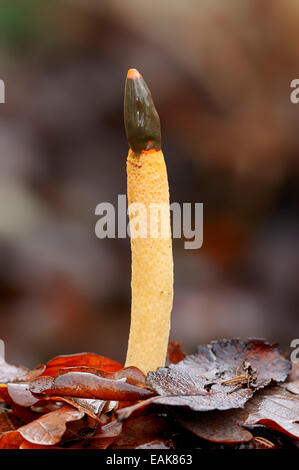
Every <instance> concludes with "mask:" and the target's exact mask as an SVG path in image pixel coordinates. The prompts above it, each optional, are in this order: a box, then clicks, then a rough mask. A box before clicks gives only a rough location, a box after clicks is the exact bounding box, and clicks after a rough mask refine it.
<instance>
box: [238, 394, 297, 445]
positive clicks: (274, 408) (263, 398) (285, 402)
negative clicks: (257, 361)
mask: <svg viewBox="0 0 299 470" xmlns="http://www.w3.org/2000/svg"><path fill="white" fill-rule="evenodd" d="M245 409H246V411H247V412H248V413H249V416H248V418H247V420H246V423H245V424H246V425H254V424H263V425H265V426H268V427H270V428H272V429H276V430H277V431H280V432H283V433H285V434H288V435H289V436H291V437H294V438H296V439H299V396H298V395H294V394H292V393H290V392H288V391H287V390H286V389H285V388H283V387H273V388H270V389H265V390H262V391H260V392H258V393H257V394H256V395H255V396H254V397H253V398H252V399H251V400H250V401H249V402H248V403H247V404H246V407H245Z"/></svg>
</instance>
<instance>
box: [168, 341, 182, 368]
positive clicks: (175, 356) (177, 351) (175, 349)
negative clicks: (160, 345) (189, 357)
mask: <svg viewBox="0 0 299 470" xmlns="http://www.w3.org/2000/svg"><path fill="white" fill-rule="evenodd" d="M185 357H186V354H185V353H184V351H183V350H182V346H181V345H180V343H175V342H174V341H170V342H169V344H168V351H167V359H166V365H169V364H177V363H178V362H180V361H182V360H183V359H185Z"/></svg>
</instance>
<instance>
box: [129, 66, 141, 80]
mask: <svg viewBox="0 0 299 470" xmlns="http://www.w3.org/2000/svg"><path fill="white" fill-rule="evenodd" d="M127 78H131V79H132V80H135V79H136V78H142V75H141V74H140V73H139V72H138V70H137V69H129V70H128V73H127Z"/></svg>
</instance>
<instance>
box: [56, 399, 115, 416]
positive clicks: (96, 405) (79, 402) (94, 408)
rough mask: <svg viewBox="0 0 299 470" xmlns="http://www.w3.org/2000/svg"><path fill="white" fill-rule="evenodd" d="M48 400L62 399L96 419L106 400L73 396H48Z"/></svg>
mask: <svg viewBox="0 0 299 470" xmlns="http://www.w3.org/2000/svg"><path fill="white" fill-rule="evenodd" d="M48 399H49V400H55V401H57V402H59V401H62V402H64V403H68V404H69V405H72V406H73V407H74V408H77V409H78V410H80V411H83V412H84V413H86V414H87V415H88V416H90V417H91V418H93V419H95V420H96V421H99V420H100V415H101V412H102V411H103V409H104V407H105V405H106V401H104V400H92V399H87V398H75V397H56V396H54V397H48Z"/></svg>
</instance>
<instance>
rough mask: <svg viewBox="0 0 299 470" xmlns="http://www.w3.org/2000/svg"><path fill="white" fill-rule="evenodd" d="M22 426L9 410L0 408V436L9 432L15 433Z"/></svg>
mask: <svg viewBox="0 0 299 470" xmlns="http://www.w3.org/2000/svg"><path fill="white" fill-rule="evenodd" d="M23 424H24V423H23V422H22V421H21V420H20V419H19V418H18V417H17V416H15V415H14V414H13V413H12V412H11V411H10V410H5V409H1V408H0V435H2V434H4V433H6V432H9V431H15V430H16V429H17V428H19V427H20V426H22V425H23Z"/></svg>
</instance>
